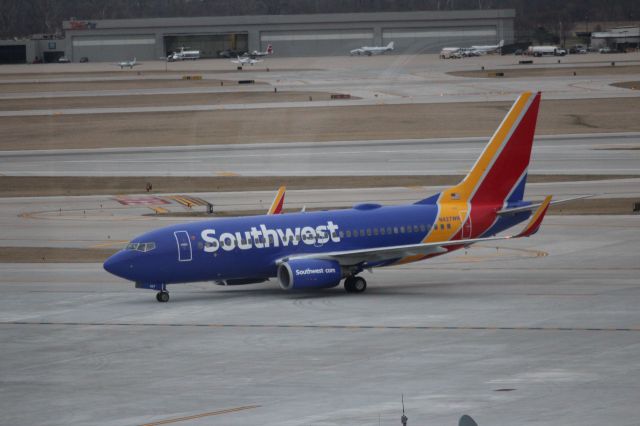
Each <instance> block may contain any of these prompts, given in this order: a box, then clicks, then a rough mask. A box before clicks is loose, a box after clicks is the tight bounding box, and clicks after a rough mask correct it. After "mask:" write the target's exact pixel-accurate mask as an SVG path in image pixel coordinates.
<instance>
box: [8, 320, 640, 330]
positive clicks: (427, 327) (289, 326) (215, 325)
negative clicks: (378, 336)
mask: <svg viewBox="0 0 640 426" xmlns="http://www.w3.org/2000/svg"><path fill="white" fill-rule="evenodd" d="M0 325H52V326H79V327H86V326H90V327H190V328H193V327H199V328H262V329H264V328H272V329H277V328H287V329H292V328H299V329H305V330H354V331H359V330H400V331H619V332H640V327H526V326H523V327H516V326H472V325H452V326H449V325H313V324H224V323H196V324H179V323H165V324H159V323H133V322H132V323H125V322H52V321H0Z"/></svg>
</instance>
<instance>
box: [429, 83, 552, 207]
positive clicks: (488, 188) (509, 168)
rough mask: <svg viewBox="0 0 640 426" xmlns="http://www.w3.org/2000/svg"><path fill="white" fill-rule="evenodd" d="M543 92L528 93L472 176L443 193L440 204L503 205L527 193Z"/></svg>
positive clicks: (518, 104) (499, 131) (482, 155)
mask: <svg viewBox="0 0 640 426" xmlns="http://www.w3.org/2000/svg"><path fill="white" fill-rule="evenodd" d="M539 106H540V92H538V93H535V94H534V93H531V92H525V93H523V94H522V95H520V97H519V98H518V99H517V100H516V102H515V103H514V104H513V106H512V107H511V110H510V111H509V113H508V114H507V115H506V117H505V118H504V119H503V120H502V123H501V124H500V127H498V130H496V132H495V133H494V134H493V136H492V137H491V140H490V141H489V143H488V144H487V146H486V147H485V149H484V151H483V152H482V154H481V155H480V158H478V160H477V161H476V163H475V164H474V166H473V168H472V169H471V171H470V172H469V174H468V175H467V176H466V177H465V178H464V179H463V180H462V182H460V183H459V184H458V185H456V186H454V187H451V188H449V189H447V190H446V191H444V192H443V194H442V197H440V201H444V202H447V201H453V200H457V201H466V202H467V203H469V204H471V205H502V204H503V203H504V201H505V200H507V198H509V197H510V196H511V195H512V194H513V193H514V192H519V195H520V197H521V196H522V192H523V190H524V184H525V180H526V174H527V168H528V167H529V159H530V157H531V147H532V145H533V136H534V133H535V129H536V121H537V119H538V108H539Z"/></svg>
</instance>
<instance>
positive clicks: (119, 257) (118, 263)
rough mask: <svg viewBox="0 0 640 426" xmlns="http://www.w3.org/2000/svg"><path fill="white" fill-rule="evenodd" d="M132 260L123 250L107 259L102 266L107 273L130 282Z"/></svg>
mask: <svg viewBox="0 0 640 426" xmlns="http://www.w3.org/2000/svg"><path fill="white" fill-rule="evenodd" d="M132 260H133V259H132V256H131V253H130V252H127V251H124V250H123V251H119V252H117V253H116V254H114V255H113V256H111V257H109V258H108V259H107V260H106V261H105V262H104V264H103V265H102V266H103V267H104V269H105V270H106V271H107V272H109V273H111V274H113V275H115V276H117V277H120V278H124V279H127V280H132V278H130V277H131V274H132V272H133V263H132Z"/></svg>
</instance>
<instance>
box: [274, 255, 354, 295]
mask: <svg viewBox="0 0 640 426" xmlns="http://www.w3.org/2000/svg"><path fill="white" fill-rule="evenodd" d="M341 279H342V270H341V269H340V264H339V263H338V262H336V261H334V260H320V259H294V260H290V261H288V262H285V263H282V264H281V265H280V266H278V282H279V283H280V288H282V289H283V290H300V289H307V288H309V289H310V288H331V287H335V286H337V285H338V284H340V280H341Z"/></svg>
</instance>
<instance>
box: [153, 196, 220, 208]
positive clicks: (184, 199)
mask: <svg viewBox="0 0 640 426" xmlns="http://www.w3.org/2000/svg"><path fill="white" fill-rule="evenodd" d="M164 198H166V199H168V200H173V201H175V202H177V203H179V204H182V205H183V206H185V207H188V208H191V207H193V206H208V205H209V203H208V202H207V201H206V200H203V199H202V198H198V197H191V196H189V195H166V196H165V197H164Z"/></svg>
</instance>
